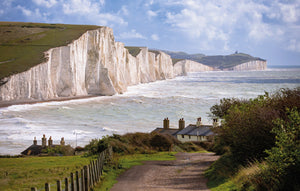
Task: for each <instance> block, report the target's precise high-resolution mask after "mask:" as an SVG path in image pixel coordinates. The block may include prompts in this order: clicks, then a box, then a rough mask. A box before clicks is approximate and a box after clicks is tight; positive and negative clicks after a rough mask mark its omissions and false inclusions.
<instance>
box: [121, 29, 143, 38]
mask: <svg viewBox="0 0 300 191" xmlns="http://www.w3.org/2000/svg"><path fill="white" fill-rule="evenodd" d="M119 38H120V39H132V38H137V39H147V38H146V37H145V36H143V35H142V34H140V33H138V32H136V30H135V29H132V30H131V31H130V32H123V33H121V34H120V35H119Z"/></svg>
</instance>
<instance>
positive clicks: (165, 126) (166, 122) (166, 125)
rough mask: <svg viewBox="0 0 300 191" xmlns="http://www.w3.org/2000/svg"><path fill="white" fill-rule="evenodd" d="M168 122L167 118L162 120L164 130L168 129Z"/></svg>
mask: <svg viewBox="0 0 300 191" xmlns="http://www.w3.org/2000/svg"><path fill="white" fill-rule="evenodd" d="M169 126H170V121H169V119H168V118H164V129H169Z"/></svg>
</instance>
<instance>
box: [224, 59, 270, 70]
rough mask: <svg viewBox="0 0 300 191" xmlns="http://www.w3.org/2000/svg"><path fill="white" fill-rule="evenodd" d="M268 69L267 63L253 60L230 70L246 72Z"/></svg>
mask: <svg viewBox="0 0 300 191" xmlns="http://www.w3.org/2000/svg"><path fill="white" fill-rule="evenodd" d="M265 69H267V62H266V61H264V60H253V61H250V62H245V63H243V64H240V65H237V66H235V67H233V68H230V69H229V70H235V71H244V70H265Z"/></svg>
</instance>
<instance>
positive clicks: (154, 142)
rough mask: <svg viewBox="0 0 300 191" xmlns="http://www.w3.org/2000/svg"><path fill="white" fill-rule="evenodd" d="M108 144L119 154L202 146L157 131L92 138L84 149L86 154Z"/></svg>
mask: <svg viewBox="0 0 300 191" xmlns="http://www.w3.org/2000/svg"><path fill="white" fill-rule="evenodd" d="M108 146H111V147H112V148H113V151H114V152H115V153H119V154H137V153H140V154H144V153H153V152H157V151H171V150H172V149H173V148H174V147H176V148H179V149H180V150H182V151H199V150H201V149H202V148H201V147H199V146H197V145H195V144H192V143H181V142H179V141H178V140H177V139H175V138H174V137H172V136H168V135H162V134H157V133H128V134H125V135H112V136H106V137H103V138H102V139H99V140H97V139H93V140H92V141H91V142H90V143H89V144H88V145H86V147H85V149H86V150H87V151H88V154H90V155H94V154H97V153H99V152H101V151H103V150H104V149H106V148H107V147H108Z"/></svg>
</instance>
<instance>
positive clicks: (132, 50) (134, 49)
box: [125, 46, 141, 57]
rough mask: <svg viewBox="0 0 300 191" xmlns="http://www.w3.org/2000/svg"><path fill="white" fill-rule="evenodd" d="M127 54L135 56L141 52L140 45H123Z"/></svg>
mask: <svg viewBox="0 0 300 191" xmlns="http://www.w3.org/2000/svg"><path fill="white" fill-rule="evenodd" d="M125 48H126V49H127V50H128V52H129V54H131V55H132V56H134V57H136V56H137V55H138V54H139V53H140V52H141V47H138V46H125Z"/></svg>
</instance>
